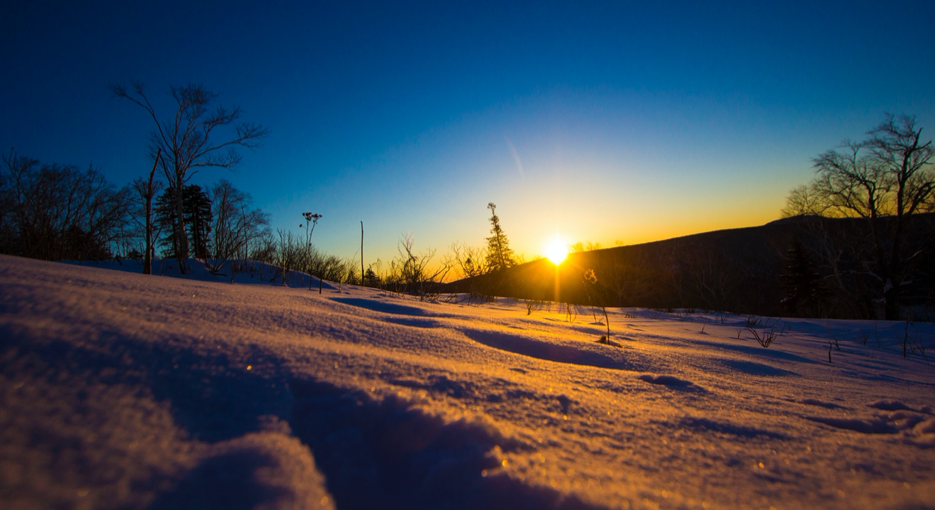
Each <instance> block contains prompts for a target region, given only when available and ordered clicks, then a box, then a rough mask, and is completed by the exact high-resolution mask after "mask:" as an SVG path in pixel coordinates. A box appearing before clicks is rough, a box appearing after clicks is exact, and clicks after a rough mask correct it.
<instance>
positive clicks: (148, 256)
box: [131, 149, 162, 274]
mask: <svg viewBox="0 0 935 510" xmlns="http://www.w3.org/2000/svg"><path fill="white" fill-rule="evenodd" d="M161 156H162V150H161V149H160V150H158V151H157V152H156V161H155V162H153V169H152V170H151V171H150V172H149V179H143V178H142V177H137V178H136V179H135V180H134V181H133V183H132V184H131V187H132V188H133V190H134V191H136V193H137V194H138V195H139V197H140V201H141V204H140V205H141V206H142V207H143V210H142V211H141V212H142V215H143V221H142V222H141V223H142V227H143V244H144V247H145V248H144V249H145V252H144V253H143V274H152V272H153V251H154V248H153V197H155V196H156V194H157V193H159V191H160V190H161V189H162V182H160V181H157V180H154V178H155V175H156V168H157V166H158V165H159V159H160V158H161Z"/></svg>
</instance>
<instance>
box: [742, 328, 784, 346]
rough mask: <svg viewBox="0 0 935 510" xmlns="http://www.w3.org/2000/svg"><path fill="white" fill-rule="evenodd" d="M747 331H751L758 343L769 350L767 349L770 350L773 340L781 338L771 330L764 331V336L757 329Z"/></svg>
mask: <svg viewBox="0 0 935 510" xmlns="http://www.w3.org/2000/svg"><path fill="white" fill-rule="evenodd" d="M747 329H748V330H750V332H751V333H753V338H755V339H756V341H757V343H759V344H760V345H761V346H762V347H764V348H767V349H768V348H769V346H770V344H772V343H773V340H775V339H776V337H777V336H779V333H778V332H777V331H776V330H775V329H769V330H766V329H764V330H763V334H762V335H761V334H760V332H759V331H757V330H756V329H755V328H747Z"/></svg>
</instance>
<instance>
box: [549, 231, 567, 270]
mask: <svg viewBox="0 0 935 510" xmlns="http://www.w3.org/2000/svg"><path fill="white" fill-rule="evenodd" d="M545 256H546V258H548V259H549V260H551V261H552V263H553V264H555V265H556V266H557V265H559V264H561V263H562V262H564V261H565V257H567V256H568V243H566V242H565V240H564V239H562V238H561V237H557V236H556V237H553V238H552V239H551V240H549V242H548V244H546V245H545Z"/></svg>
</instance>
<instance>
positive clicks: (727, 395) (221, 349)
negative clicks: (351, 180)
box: [0, 256, 935, 510]
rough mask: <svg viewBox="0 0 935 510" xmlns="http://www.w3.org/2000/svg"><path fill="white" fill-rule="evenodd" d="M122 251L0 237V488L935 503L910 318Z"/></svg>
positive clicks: (138, 501)
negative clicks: (173, 264) (381, 285)
mask: <svg viewBox="0 0 935 510" xmlns="http://www.w3.org/2000/svg"><path fill="white" fill-rule="evenodd" d="M122 262H123V264H122V265H120V264H115V263H108V264H100V265H98V266H97V267H95V265H94V264H87V263H84V264H82V265H80V266H79V265H77V264H62V263H49V262H41V261H35V260H27V259H21V258H15V257H7V256H0V431H2V432H0V507H2V508H10V509H31V508H75V509H84V508H104V509H108V508H152V509H161V508H339V509H358V508H360V509H363V508H389V509H396V508H399V509H402V508H406V509H428V508H494V509H497V508H503V509H510V510H515V509H519V508H563V509H566V508H567V509H572V508H575V509H577V508H673V509H676V508H762V509H768V508H776V509H793V508H841V509H844V508H848V509H850V508H858V509H859V508H867V509H870V508H891V509H922V508H935V462H933V461H935V412H933V405H935V402H933V401H935V366H933V365H932V364H931V362H932V361H935V360H933V359H932V358H933V356H935V345H932V344H933V343H935V327H933V325H932V324H928V323H925V324H922V323H914V324H909V325H907V324H906V323H886V322H883V321H879V322H877V323H873V322H870V321H834V320H831V321H826V320H812V319H789V320H786V319H781V320H780V319H778V318H774V319H770V321H769V325H770V326H771V327H772V328H773V329H774V330H775V331H781V332H782V333H781V334H780V335H779V336H777V337H776V339H775V341H774V342H773V344H772V345H771V346H770V347H769V348H768V349H766V348H763V347H760V345H759V344H757V343H756V341H755V339H754V335H753V334H752V333H751V332H750V331H749V330H748V329H746V328H745V323H746V321H747V317H740V316H732V315H725V314H705V313H688V312H683V311H679V312H678V313H665V312H661V311H654V310H642V309H609V310H607V313H608V316H609V319H610V320H609V322H610V329H611V333H612V336H611V340H612V341H613V344H601V343H598V339H599V338H600V337H601V336H602V335H606V334H607V327H606V325H605V324H604V323H603V322H602V320H596V319H595V317H594V316H592V313H591V311H590V310H588V309H582V310H580V311H579V312H578V314H577V315H576V316H575V317H574V319H573V320H574V321H573V322H569V321H568V319H569V318H570V316H568V315H566V314H565V313H564V311H563V310H562V311H559V310H558V309H557V308H556V307H553V308H554V311H553V310H549V309H543V310H538V311H533V312H532V313H531V314H527V310H526V307H525V306H524V305H523V304H522V303H518V302H516V301H515V300H509V299H501V300H497V301H496V302H494V303H486V304H472V303H466V302H457V301H454V302H444V301H442V302H421V301H419V300H417V299H414V298H411V297H407V296H401V295H395V294H389V293H383V292H380V291H378V290H374V289H365V288H357V287H353V286H347V285H338V284H331V285H328V284H323V285H322V291H321V294H319V291H318V285H317V280H311V281H310V279H309V277H307V276H304V275H292V278H293V279H292V280H291V282H290V285H292V286H282V285H279V284H275V285H274V284H271V283H270V282H269V278H270V276H271V274H272V271H271V268H269V267H264V272H265V273H264V274H265V280H263V281H261V280H260V276H259V272H258V269H259V268H255V269H257V271H255V272H254V273H252V274H251V273H247V272H241V273H237V274H236V275H235V278H234V282H235V283H234V284H231V283H230V276H229V274H228V275H226V276H215V275H211V274H210V273H208V272H207V271H204V270H203V266H202V267H201V268H199V263H198V262H197V261H191V267H192V269H193V271H192V273H191V274H189V275H188V276H187V277H186V278H178V277H169V276H144V275H141V274H137V272H138V271H139V269H140V268H139V264H138V263H134V262H132V261H122ZM134 264H136V265H134ZM113 269H122V271H115V270H113ZM159 272H164V273H165V274H166V275H175V276H178V275H177V270H175V271H173V269H171V268H169V267H165V269H164V270H163V271H159ZM277 283H278V280H277ZM310 283H311V284H312V290H311V291H310V290H309V289H308V285H309V284H310ZM600 318H601V319H603V314H600ZM766 324H767V323H766V322H765V321H764V322H761V323H760V324H758V325H757V329H758V330H759V332H760V334H762V333H763V332H764V330H765V329H766ZM702 330H703V331H702ZM905 331H908V332H909V334H910V335H911V336H912V338H913V339H914V341H916V342H917V343H919V344H921V345H922V346H928V347H929V349H927V350H926V353H925V356H928V359H926V358H925V357H923V355H922V354H921V353H920V352H919V351H918V349H917V350H916V352H915V353H910V355H909V357H908V358H904V357H903V355H902V353H903V350H902V345H901V343H900V341H901V339H902V338H903V335H904V333H905ZM614 344H616V345H614ZM829 352H830V356H831V363H829V362H828V359H829Z"/></svg>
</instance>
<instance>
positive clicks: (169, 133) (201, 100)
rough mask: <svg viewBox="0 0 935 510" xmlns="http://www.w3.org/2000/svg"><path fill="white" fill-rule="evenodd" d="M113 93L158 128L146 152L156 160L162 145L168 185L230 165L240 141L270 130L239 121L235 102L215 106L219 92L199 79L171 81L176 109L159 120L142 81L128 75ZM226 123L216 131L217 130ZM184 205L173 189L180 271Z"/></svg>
mask: <svg viewBox="0 0 935 510" xmlns="http://www.w3.org/2000/svg"><path fill="white" fill-rule="evenodd" d="M110 90H111V93H112V94H113V96H114V97H117V98H122V99H127V100H129V101H132V102H133V103H135V104H137V105H138V106H140V107H141V108H143V109H144V110H145V111H146V113H148V114H149V116H150V117H151V118H152V120H153V123H155V125H156V129H155V130H154V131H153V132H151V133H150V144H149V150H150V154H151V156H152V158H153V160H154V161H155V160H156V159H157V158H156V156H157V155H158V154H159V151H160V150H161V151H162V153H163V157H162V158H160V160H159V162H158V163H159V166H160V167H161V168H162V170H163V173H164V174H165V176H166V179H167V181H168V183H169V186H170V187H174V188H175V189H178V190H181V189H183V188H184V186H185V184H186V183H187V182H188V181H189V179H191V177H192V176H193V175H195V173H196V172H197V171H198V170H200V169H202V168H206V167H218V168H228V169H230V168H233V167H235V166H236V165H237V164H238V163H240V161H241V156H240V153H238V152H237V148H238V147H246V148H251V149H252V148H256V147H258V146H259V144H260V141H261V140H262V139H263V138H264V137H265V136H266V135H267V134H268V131H267V130H266V128H264V127H263V126H260V125H258V124H253V123H249V122H240V123H238V120H239V119H240V116H241V110H240V108H239V107H236V106H234V107H230V108H227V107H224V106H217V107H214V108H212V103H213V102H214V101H215V100H216V99H217V97H218V95H217V94H216V93H214V92H211V91H209V90H207V89H206V88H205V87H204V86H203V85H201V84H188V85H184V86H181V87H175V86H173V87H170V88H169V93H170V95H171V96H172V99H173V100H174V101H175V103H176V111H175V113H174V115H173V116H172V117H170V118H169V120H166V121H160V120H159V116H158V115H157V114H156V110H155V108H154V107H153V105H152V104H151V103H150V101H149V99H148V98H147V97H146V92H145V87H144V85H143V83H142V82H139V81H132V82H130V86H129V88H128V87H127V84H125V83H113V84H111V86H110ZM224 128H230V132H228V133H226V136H225V135H220V134H218V133H217V132H216V130H222V131H223V130H224ZM182 213H183V211H182V195H181V193H178V194H177V199H176V207H175V224H174V225H173V230H174V235H175V237H176V238H177V243H178V244H177V246H178V247H179V250H178V253H177V256H178V258H179V268H180V269H181V270H182V271H183V272H184V271H185V264H184V260H185V259H186V258H187V257H188V251H189V247H188V236H187V235H186V233H185V225H184V219H183V214H182Z"/></svg>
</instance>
